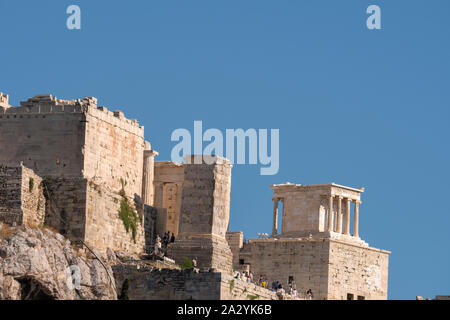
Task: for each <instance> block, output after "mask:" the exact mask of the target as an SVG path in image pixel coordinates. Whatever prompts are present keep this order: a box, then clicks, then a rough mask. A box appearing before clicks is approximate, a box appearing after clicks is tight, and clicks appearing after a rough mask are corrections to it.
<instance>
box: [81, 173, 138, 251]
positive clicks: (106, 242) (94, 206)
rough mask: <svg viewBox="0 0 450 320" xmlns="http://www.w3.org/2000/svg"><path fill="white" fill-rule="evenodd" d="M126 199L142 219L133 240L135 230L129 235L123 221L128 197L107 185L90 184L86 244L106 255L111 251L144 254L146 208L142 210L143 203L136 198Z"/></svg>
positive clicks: (129, 232)
mask: <svg viewBox="0 0 450 320" xmlns="http://www.w3.org/2000/svg"><path fill="white" fill-rule="evenodd" d="M126 197H127V198H128V203H129V205H130V206H131V207H132V209H133V210H134V211H135V212H136V214H137V215H138V218H139V222H138V223H137V228H136V236H135V239H133V237H132V230H131V229H130V230H129V231H128V232H127V231H126V229H125V226H124V223H123V221H122V220H121V219H120V218H119V210H120V207H121V201H123V199H124V198H123V197H122V196H121V195H120V194H119V193H117V192H113V191H111V190H110V189H109V188H108V187H107V186H105V185H97V184H95V183H94V182H92V181H89V182H88V186H87V199H88V200H87V214H86V234H85V241H86V243H87V244H88V245H91V246H92V247H93V248H96V249H97V250H100V251H103V252H104V251H106V249H107V248H111V249H113V250H115V251H125V252H128V253H136V254H140V253H142V252H144V248H145V232H144V212H143V209H140V208H142V204H140V205H139V204H136V203H135V201H134V199H133V198H132V197H129V196H128V195H126ZM136 208H138V209H139V210H137V209H136Z"/></svg>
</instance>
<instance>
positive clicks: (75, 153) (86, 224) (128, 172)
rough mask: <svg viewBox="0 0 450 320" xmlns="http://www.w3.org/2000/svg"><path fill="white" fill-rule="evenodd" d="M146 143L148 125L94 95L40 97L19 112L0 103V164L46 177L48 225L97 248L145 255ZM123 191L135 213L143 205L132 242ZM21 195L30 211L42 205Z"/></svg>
mask: <svg viewBox="0 0 450 320" xmlns="http://www.w3.org/2000/svg"><path fill="white" fill-rule="evenodd" d="M3 100H4V99H3ZM147 146H149V144H148V143H146V142H145V140H144V128H143V127H141V126H139V124H138V123H137V121H136V120H129V119H126V118H125V117H124V115H123V113H121V112H119V111H115V112H111V111H108V110H107V109H106V108H104V107H98V106H97V99H95V98H91V97H88V98H84V99H79V100H58V99H57V98H56V97H53V96H51V95H41V96H36V97H34V98H30V99H28V101H26V102H22V103H21V106H20V107H11V106H9V105H6V103H5V102H4V103H3V104H2V105H1V106H0V164H4V165H6V164H14V165H17V164H18V163H19V162H20V161H23V163H24V165H25V166H27V167H29V168H31V169H32V170H33V171H34V172H35V173H36V174H37V177H39V178H40V179H44V181H45V182H46V183H45V187H46V189H47V190H44V194H45V195H46V202H45V205H43V208H45V209H44V210H45V223H46V224H47V225H49V226H52V227H54V228H56V229H57V230H58V231H60V232H61V233H62V234H63V235H65V236H67V237H69V238H70V239H72V240H75V241H76V240H84V241H86V243H88V244H90V245H92V246H93V247H95V248H97V249H98V250H106V248H107V247H110V248H112V249H116V250H125V249H126V250H129V251H130V252H142V250H143V247H144V243H145V239H144V238H145V237H144V217H143V215H144V214H143V207H142V190H143V183H142V181H143V175H144V172H143V170H144V150H145V148H146V147H147ZM149 170H153V168H149ZM27 184H28V182H27V183H25V182H24V183H22V186H19V189H21V188H25V187H26V186H27ZM122 188H123V189H124V194H125V198H127V199H128V200H127V201H128V203H129V205H130V208H131V209H132V210H134V211H137V210H136V208H137V207H139V208H141V209H140V211H141V214H140V215H139V219H138V220H139V221H138V223H137V226H136V232H135V233H136V235H135V236H134V237H133V236H132V233H134V231H133V232H132V231H131V230H128V232H127V231H126V230H125V227H124V223H123V221H122V220H123V219H120V218H119V209H120V208H121V203H122V201H121V200H122V199H121V196H120V194H121V192H122V191H121V190H122ZM11 192H12V191H11ZM23 195H25V194H23ZM16 197H17V199H16V200H17V201H19V202H20V201H22V202H23V203H26V206H27V207H29V208H31V207H34V206H35V205H36V207H37V204H35V203H34V202H33V201H31V200H30V201H28V199H26V198H24V197H22V193H16ZM11 212H13V211H11ZM24 221H25V222H26V221H27V220H24ZM132 229H134V228H132ZM135 242H136V243H135Z"/></svg>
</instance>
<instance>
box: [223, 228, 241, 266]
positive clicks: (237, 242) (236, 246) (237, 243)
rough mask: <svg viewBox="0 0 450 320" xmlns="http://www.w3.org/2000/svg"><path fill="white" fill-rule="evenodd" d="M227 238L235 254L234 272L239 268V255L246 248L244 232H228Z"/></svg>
mask: <svg viewBox="0 0 450 320" xmlns="http://www.w3.org/2000/svg"><path fill="white" fill-rule="evenodd" d="M226 238H227V242H228V245H229V246H230V249H231V253H232V254H233V270H237V269H238V268H239V253H240V251H241V249H242V247H243V246H244V234H243V232H242V231H238V232H227V233H226Z"/></svg>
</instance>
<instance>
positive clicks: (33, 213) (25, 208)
mask: <svg viewBox="0 0 450 320" xmlns="http://www.w3.org/2000/svg"><path fill="white" fill-rule="evenodd" d="M20 168H21V170H22V188H21V199H22V214H23V221H22V223H23V224H24V225H26V226H29V227H38V226H42V225H43V224H44V218H45V197H44V192H43V186H42V178H41V177H39V176H38V175H37V174H36V173H34V171H33V170H31V169H28V168H26V167H24V166H21V167H20Z"/></svg>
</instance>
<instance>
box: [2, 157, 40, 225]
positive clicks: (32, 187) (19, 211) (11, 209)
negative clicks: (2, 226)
mask: <svg viewBox="0 0 450 320" xmlns="http://www.w3.org/2000/svg"><path fill="white" fill-rule="evenodd" d="M41 182H42V179H41V178H40V177H39V176H37V175H36V174H35V173H34V172H33V171H32V170H30V169H28V168H26V167H24V166H23V165H19V166H14V167H12V166H0V221H3V222H5V223H8V224H10V225H14V224H15V225H21V224H22V223H23V224H26V225H29V226H34V227H36V226H40V225H42V224H43V223H44V216H45V198H44V195H43V192H42V186H41Z"/></svg>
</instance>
